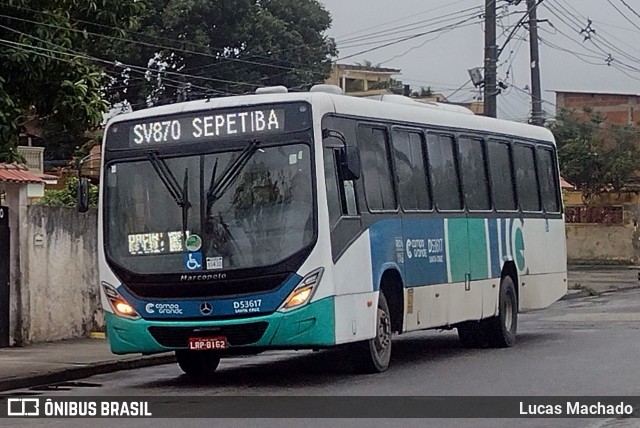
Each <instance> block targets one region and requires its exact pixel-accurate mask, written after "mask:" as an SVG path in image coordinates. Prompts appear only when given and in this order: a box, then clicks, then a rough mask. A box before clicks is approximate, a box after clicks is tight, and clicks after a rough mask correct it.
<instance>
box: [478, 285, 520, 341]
mask: <svg viewBox="0 0 640 428" xmlns="http://www.w3.org/2000/svg"><path fill="white" fill-rule="evenodd" d="M482 326H483V331H484V334H485V336H486V338H487V342H488V344H489V346H491V347H492V348H509V347H511V346H513V344H514V343H515V341H516V330H517V329H518V298H517V296H516V289H515V286H514V285H513V280H512V279H511V277H509V276H505V277H504V278H502V281H500V297H499V300H498V316H495V317H492V318H489V319H487V320H485V321H483V322H482Z"/></svg>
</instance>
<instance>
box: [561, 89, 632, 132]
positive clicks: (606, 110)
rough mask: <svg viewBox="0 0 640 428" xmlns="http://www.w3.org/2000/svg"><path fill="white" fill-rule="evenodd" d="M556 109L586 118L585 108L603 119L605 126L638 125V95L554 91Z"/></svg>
mask: <svg viewBox="0 0 640 428" xmlns="http://www.w3.org/2000/svg"><path fill="white" fill-rule="evenodd" d="M555 93H556V106H557V108H558V109H568V110H573V111H574V112H575V115H576V116H577V117H581V116H584V117H585V118H586V117H587V115H588V114H587V113H585V111H584V109H585V108H587V107H588V108H590V109H592V111H593V112H594V113H600V114H601V115H602V116H604V117H605V122H604V123H605V124H606V125H608V126H611V125H626V124H638V123H640V94H636V93H615V92H598V91H588V92H587V91H584V92H581V91H555Z"/></svg>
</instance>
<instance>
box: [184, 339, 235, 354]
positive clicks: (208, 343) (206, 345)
mask: <svg viewBox="0 0 640 428" xmlns="http://www.w3.org/2000/svg"><path fill="white" fill-rule="evenodd" d="M189 349H190V350H192V351H212V350H215V349H227V338H226V337H224V336H216V337H190V338H189Z"/></svg>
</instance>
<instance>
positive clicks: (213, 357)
mask: <svg viewBox="0 0 640 428" xmlns="http://www.w3.org/2000/svg"><path fill="white" fill-rule="evenodd" d="M176 359H177V360H178V366H180V369H181V370H182V371H183V372H184V373H185V374H187V375H188V376H190V377H194V378H196V377H210V376H212V375H213V374H214V373H215V371H216V369H217V368H218V364H220V356H219V355H218V354H217V353H216V352H212V351H187V350H180V351H176Z"/></svg>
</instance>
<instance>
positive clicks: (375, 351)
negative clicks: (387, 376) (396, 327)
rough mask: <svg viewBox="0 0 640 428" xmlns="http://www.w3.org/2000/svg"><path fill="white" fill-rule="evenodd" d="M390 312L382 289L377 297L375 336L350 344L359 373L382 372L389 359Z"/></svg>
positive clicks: (354, 363) (385, 368)
mask: <svg viewBox="0 0 640 428" xmlns="http://www.w3.org/2000/svg"><path fill="white" fill-rule="evenodd" d="M391 330H392V329H391V314H390V311H389V305H388V304H387V299H386V297H385V296H384V293H382V291H381V292H380V297H379V298H378V310H377V316H376V336H375V337H374V338H373V339H370V340H365V341H362V342H357V343H354V344H353V345H352V347H353V348H352V352H351V355H352V359H353V365H354V367H355V369H356V371H358V372H359V373H382V372H383V371H385V370H387V368H389V362H390V361H391V335H392V332H391Z"/></svg>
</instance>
